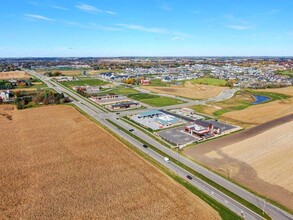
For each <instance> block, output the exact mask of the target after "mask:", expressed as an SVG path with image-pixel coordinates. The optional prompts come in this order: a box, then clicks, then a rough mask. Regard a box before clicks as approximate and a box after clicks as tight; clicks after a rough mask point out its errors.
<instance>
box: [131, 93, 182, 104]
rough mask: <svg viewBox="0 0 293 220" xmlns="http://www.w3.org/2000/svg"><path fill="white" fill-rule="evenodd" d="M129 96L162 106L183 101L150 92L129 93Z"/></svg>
mask: <svg viewBox="0 0 293 220" xmlns="http://www.w3.org/2000/svg"><path fill="white" fill-rule="evenodd" d="M128 97H129V98H131V99H134V100H137V101H140V102H143V103H146V104H148V105H151V106H155V107H163V106H170V105H178V104H182V103H184V102H183V101H181V100H179V99H175V98H170V97H164V96H157V95H152V94H141V93H137V94H130V95H128Z"/></svg>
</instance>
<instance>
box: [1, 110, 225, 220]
mask: <svg viewBox="0 0 293 220" xmlns="http://www.w3.org/2000/svg"><path fill="white" fill-rule="evenodd" d="M0 124H1V125H3V126H4V127H5V131H6V132H1V133H0V139H1V142H2V144H1V145H0V151H1V154H0V161H1V162H0V175H1V179H0V197H1V202H0V207H1V209H0V219H8V218H9V219H207V220H209V219H220V217H219V215H218V213H217V212H216V211H214V210H213V209H212V208H211V207H210V206H208V205H207V204H206V203H204V202H203V201H201V200H200V199H198V198H197V197H196V196H194V195H193V194H191V192H189V191H188V190H187V189H185V188H183V187H182V186H181V185H179V184H177V183H176V182H174V181H173V180H172V179H170V178H169V177H167V176H166V175H165V174H163V173H161V172H160V171H158V170H157V169H156V168H155V167H154V166H152V165H151V164H149V163H148V162H146V161H145V160H143V159H142V158H140V157H139V156H137V155H136V154H135V153H133V152H132V151H131V150H129V149H128V148H127V147H126V146H124V145H123V144H122V143H121V142H119V141H118V140H117V139H115V138H114V137H113V136H111V135H110V134H109V133H107V132H106V131H104V130H103V129H101V128H100V127H98V126H97V125H96V124H94V123H93V122H91V121H89V120H88V119H87V118H85V117H84V116H83V115H81V114H80V113H79V112H77V111H76V110H75V109H74V108H73V107H70V106H49V107H40V108H33V109H27V110H22V111H17V110H14V107H13V106H9V105H0Z"/></svg>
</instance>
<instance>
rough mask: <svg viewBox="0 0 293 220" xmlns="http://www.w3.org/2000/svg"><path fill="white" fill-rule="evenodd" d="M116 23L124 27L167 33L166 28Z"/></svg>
mask: <svg viewBox="0 0 293 220" xmlns="http://www.w3.org/2000/svg"><path fill="white" fill-rule="evenodd" d="M117 25H118V26H120V27H124V28H126V29H130V30H135V31H142V32H150V33H159V34H165V33H167V30H166V29H163V28H157V27H144V26H142V25H136V24H117Z"/></svg>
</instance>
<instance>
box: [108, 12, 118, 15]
mask: <svg viewBox="0 0 293 220" xmlns="http://www.w3.org/2000/svg"><path fill="white" fill-rule="evenodd" d="M105 13H107V14H110V15H116V14H117V13H116V12H114V11H105Z"/></svg>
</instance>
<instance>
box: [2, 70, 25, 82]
mask: <svg viewBox="0 0 293 220" xmlns="http://www.w3.org/2000/svg"><path fill="white" fill-rule="evenodd" d="M11 78H15V79H16V78H17V79H19V78H30V75H28V74H26V73H25V72H24V71H10V72H0V80H2V79H11Z"/></svg>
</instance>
